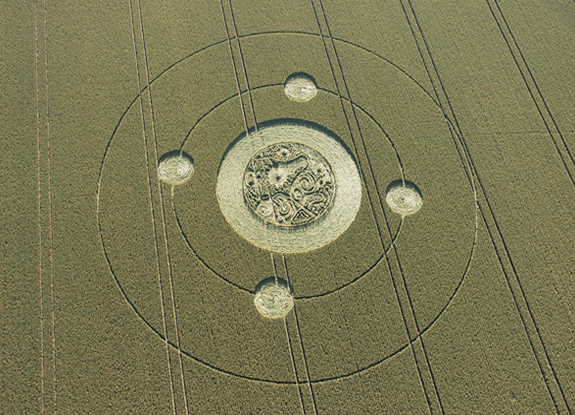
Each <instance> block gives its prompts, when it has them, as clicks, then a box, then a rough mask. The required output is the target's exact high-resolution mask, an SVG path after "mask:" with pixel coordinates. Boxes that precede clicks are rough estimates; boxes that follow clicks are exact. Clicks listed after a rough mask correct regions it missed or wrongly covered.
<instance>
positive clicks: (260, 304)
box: [254, 277, 294, 319]
mask: <svg viewBox="0 0 575 415" xmlns="http://www.w3.org/2000/svg"><path fill="white" fill-rule="evenodd" d="M254 305H255V306H256V309H257V310H258V311H259V312H260V314H261V315H262V316H264V317H267V318H271V319H276V318H282V317H285V316H286V315H287V314H288V313H289V312H290V311H291V310H292V309H293V306H294V300H293V294H292V293H291V290H290V288H289V286H288V284H287V283H286V282H285V281H284V280H282V279H277V280H274V278H273V277H271V278H267V279H266V280H264V281H262V283H260V284H259V286H258V288H257V289H256V292H255V294H254Z"/></svg>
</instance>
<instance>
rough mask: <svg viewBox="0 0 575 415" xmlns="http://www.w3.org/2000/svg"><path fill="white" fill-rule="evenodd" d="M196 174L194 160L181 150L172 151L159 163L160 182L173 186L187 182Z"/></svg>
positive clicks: (161, 158)
mask: <svg viewBox="0 0 575 415" xmlns="http://www.w3.org/2000/svg"><path fill="white" fill-rule="evenodd" d="M192 174H194V162H193V160H192V158H191V157H190V156H189V155H188V154H186V153H184V152H181V151H179V150H175V151H170V152H169V153H166V154H164V155H163V156H162V157H160V160H159V163H158V176H159V177H160V180H162V181H163V182H165V183H168V184H172V185H179V184H183V183H185V182H187V181H188V180H189V179H190V177H192Z"/></svg>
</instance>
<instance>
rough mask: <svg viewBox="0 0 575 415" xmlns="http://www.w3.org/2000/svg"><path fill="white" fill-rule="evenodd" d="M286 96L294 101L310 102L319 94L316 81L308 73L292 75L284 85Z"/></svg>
mask: <svg viewBox="0 0 575 415" xmlns="http://www.w3.org/2000/svg"><path fill="white" fill-rule="evenodd" d="M284 91H285V94H286V95H287V96H288V98H290V99H293V100H294V101H301V102H305V101H309V100H310V99H312V98H313V97H315V95H316V94H317V86H316V83H315V80H314V79H313V78H312V77H311V76H310V75H308V74H306V73H295V74H292V75H290V76H289V77H288V78H287V79H286V82H285V85H284Z"/></svg>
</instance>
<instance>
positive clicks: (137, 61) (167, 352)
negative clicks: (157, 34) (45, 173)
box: [128, 0, 176, 415]
mask: <svg viewBox="0 0 575 415" xmlns="http://www.w3.org/2000/svg"><path fill="white" fill-rule="evenodd" d="M128 5H129V9H130V23H131V27H132V40H133V43H134V58H135V61H136V73H137V81H138V91H139V93H140V96H139V102H140V117H141V122H142V138H143V141H144V154H145V157H146V171H147V179H148V180H147V184H148V194H149V198H150V215H151V219H152V230H153V233H154V248H155V254H156V267H157V274H158V288H159V295H160V305H161V310H162V326H163V327H162V329H163V331H164V340H165V349H166V359H167V365H168V377H169V381H170V395H171V403H172V412H173V413H174V415H175V414H176V400H175V389H174V381H173V373H172V363H171V358H170V347H169V339H168V330H167V324H166V311H165V300H164V290H163V286H162V276H161V268H160V258H159V247H158V233H157V229H156V221H155V218H154V200H153V195H152V183H151V177H150V163H149V157H148V139H147V133H146V119H145V116H144V103H143V97H142V87H141V85H142V81H141V76H140V63H139V57H138V45H137V41H136V28H135V23H134V11H133V7H132V0H128ZM148 93H149V91H148Z"/></svg>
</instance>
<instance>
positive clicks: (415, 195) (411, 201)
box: [385, 180, 423, 216]
mask: <svg viewBox="0 0 575 415" xmlns="http://www.w3.org/2000/svg"><path fill="white" fill-rule="evenodd" d="M385 201H386V202H387V204H388V205H389V208H390V209H391V210H392V211H394V212H395V213H399V214H400V215H404V216H406V215H412V214H414V213H415V212H417V211H418V210H419V209H421V206H422V205H423V198H422V197H421V192H420V191H419V189H418V188H417V186H415V185H414V184H413V183H410V182H405V183H403V182H402V181H401V180H400V181H399V182H394V183H392V184H391V185H390V186H389V187H388V188H387V195H386V196H385Z"/></svg>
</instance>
